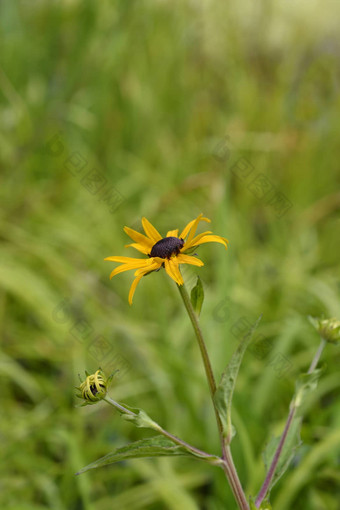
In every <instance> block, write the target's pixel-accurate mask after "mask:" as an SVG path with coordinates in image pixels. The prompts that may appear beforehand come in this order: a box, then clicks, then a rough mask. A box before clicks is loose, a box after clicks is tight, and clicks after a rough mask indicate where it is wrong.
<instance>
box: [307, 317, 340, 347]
mask: <svg viewBox="0 0 340 510" xmlns="http://www.w3.org/2000/svg"><path fill="white" fill-rule="evenodd" d="M309 320H310V322H311V323H312V324H313V326H314V327H315V329H316V330H317V332H318V333H319V335H320V336H321V337H322V338H323V339H324V340H326V341H327V342H329V343H331V344H337V343H339V342H340V321H339V320H338V319H334V318H333V319H324V318H320V317H309Z"/></svg>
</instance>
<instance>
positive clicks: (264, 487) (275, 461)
mask: <svg viewBox="0 0 340 510" xmlns="http://www.w3.org/2000/svg"><path fill="white" fill-rule="evenodd" d="M326 343H327V342H326V340H324V339H323V338H321V342H320V345H319V348H318V350H317V351H316V353H315V356H314V358H313V360H312V362H311V364H310V367H309V369H308V374H310V373H312V372H313V370H314V369H315V368H316V366H317V364H318V362H319V359H320V357H321V354H322V351H323V350H324V348H325V345H326ZM295 412H296V407H295V405H294V401H292V403H291V405H290V411H289V414H288V418H287V421H286V425H285V428H284V430H283V432H282V436H281V439H280V442H279V444H278V447H277V449H276V451H275V454H274V457H273V460H272V463H271V465H270V467H269V469H268V473H267V475H266V478H265V480H264V482H263V484H262V487H261V489H260V492H259V493H258V496H257V498H256V501H255V505H256V507H257V508H258V507H259V506H260V505H261V503H262V501H263V500H264V498H265V497H266V494H267V492H268V489H269V487H270V484H271V481H272V479H273V476H274V474H275V471H276V467H277V464H278V462H279V459H280V455H281V453H282V449H283V446H284V444H285V441H286V439H287V435H288V432H289V429H290V426H291V424H292V421H293V418H294V416H295Z"/></svg>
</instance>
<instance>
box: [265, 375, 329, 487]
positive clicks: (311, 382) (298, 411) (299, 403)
mask: <svg viewBox="0 0 340 510" xmlns="http://www.w3.org/2000/svg"><path fill="white" fill-rule="evenodd" d="M322 372H323V368H318V369H315V370H313V372H311V373H310V374H301V375H300V376H299V378H298V379H297V381H296V384H295V393H294V396H293V399H292V403H291V408H294V409H295V412H294V415H293V418H292V421H291V424H290V427H289V429H288V432H287V436H286V440H285V442H284V444H283V448H282V451H281V454H280V457H279V461H278V463H277V465H276V468H275V472H274V476H273V478H272V480H271V483H270V485H269V488H268V493H267V494H269V492H270V490H271V489H272V487H273V486H274V485H275V484H276V482H277V481H278V480H279V479H280V478H281V476H282V475H283V474H284V473H285V472H286V470H287V469H288V467H289V464H290V462H291V461H292V459H293V457H294V455H295V452H296V450H297V448H298V447H299V446H300V445H301V443H302V442H301V439H300V430H301V422H302V418H303V411H304V406H303V404H304V402H305V401H306V397H308V395H309V394H310V393H311V392H313V391H314V390H315V388H316V386H317V384H318V380H319V378H320V375H321V373H322ZM280 439H281V436H280V437H275V438H272V439H271V440H270V441H269V443H268V444H267V446H266V448H265V450H264V452H263V460H264V464H265V466H266V470H267V471H268V470H269V468H270V466H271V464H272V462H273V459H274V456H275V452H276V450H277V447H278V446H279V443H280Z"/></svg>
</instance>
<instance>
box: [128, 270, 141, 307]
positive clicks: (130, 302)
mask: <svg viewBox="0 0 340 510" xmlns="http://www.w3.org/2000/svg"><path fill="white" fill-rule="evenodd" d="M142 278H143V275H140V276H137V277H136V278H135V279H134V280H133V282H132V285H131V287H130V292H129V304H130V305H132V299H133V296H134V293H135V290H136V287H137V285H138V284H139V282H140V281H141V279H142Z"/></svg>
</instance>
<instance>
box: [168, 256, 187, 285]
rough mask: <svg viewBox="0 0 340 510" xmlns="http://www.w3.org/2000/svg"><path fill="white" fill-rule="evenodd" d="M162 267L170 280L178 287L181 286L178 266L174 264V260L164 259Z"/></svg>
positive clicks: (181, 281) (181, 280)
mask: <svg viewBox="0 0 340 510" xmlns="http://www.w3.org/2000/svg"><path fill="white" fill-rule="evenodd" d="M164 266H165V271H166V272H167V273H168V275H169V276H170V278H172V279H173V280H174V281H175V282H176V283H177V284H178V285H183V283H184V281H183V278H182V275H181V273H180V270H179V268H178V264H177V263H176V262H175V260H174V259H170V260H169V259H165V262H164Z"/></svg>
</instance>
